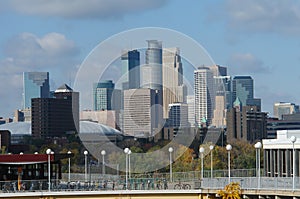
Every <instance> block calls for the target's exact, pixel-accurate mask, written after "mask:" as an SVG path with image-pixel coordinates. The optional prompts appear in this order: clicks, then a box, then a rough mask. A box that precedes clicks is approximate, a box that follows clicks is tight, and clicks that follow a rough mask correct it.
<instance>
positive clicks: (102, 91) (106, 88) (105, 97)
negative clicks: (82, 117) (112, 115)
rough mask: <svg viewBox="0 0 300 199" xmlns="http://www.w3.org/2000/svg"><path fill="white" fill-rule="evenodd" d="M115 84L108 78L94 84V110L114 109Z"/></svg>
mask: <svg viewBox="0 0 300 199" xmlns="http://www.w3.org/2000/svg"><path fill="white" fill-rule="evenodd" d="M114 89H115V84H114V83H113V82H112V80H106V81H103V82H98V83H94V84H93V99H94V110H95V111H98V110H112V107H113V99H112V98H113V92H114Z"/></svg>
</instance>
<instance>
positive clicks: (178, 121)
mask: <svg viewBox="0 0 300 199" xmlns="http://www.w3.org/2000/svg"><path fill="white" fill-rule="evenodd" d="M168 124H169V126H170V127H173V128H179V127H180V128H184V127H188V126H189V123H188V105H187V104H186V103H173V104H169V119H168Z"/></svg>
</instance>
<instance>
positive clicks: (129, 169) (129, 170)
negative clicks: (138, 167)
mask: <svg viewBox="0 0 300 199" xmlns="http://www.w3.org/2000/svg"><path fill="white" fill-rule="evenodd" d="M130 154H131V150H129V151H128V178H129V180H130V178H131V166H130V165H131V164H130Z"/></svg>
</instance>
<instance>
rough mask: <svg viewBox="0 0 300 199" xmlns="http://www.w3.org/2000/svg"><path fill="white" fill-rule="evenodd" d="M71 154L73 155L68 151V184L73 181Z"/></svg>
mask: <svg viewBox="0 0 300 199" xmlns="http://www.w3.org/2000/svg"><path fill="white" fill-rule="evenodd" d="M71 153H72V152H71V151H68V155H69V176H68V182H70V181H71V157H70V155H71Z"/></svg>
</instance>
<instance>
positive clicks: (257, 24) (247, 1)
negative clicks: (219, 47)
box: [223, 0, 300, 34]
mask: <svg viewBox="0 0 300 199" xmlns="http://www.w3.org/2000/svg"><path fill="white" fill-rule="evenodd" d="M223 12H224V15H225V20H226V23H227V25H228V26H229V28H233V29H236V30H242V31H250V32H257V31H260V32H276V33H285V34H298V33H300V1H297V0H284V1H283V0H243V1H239V0H226V1H225V6H224V9H223Z"/></svg>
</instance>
